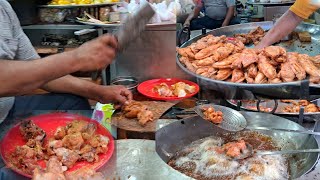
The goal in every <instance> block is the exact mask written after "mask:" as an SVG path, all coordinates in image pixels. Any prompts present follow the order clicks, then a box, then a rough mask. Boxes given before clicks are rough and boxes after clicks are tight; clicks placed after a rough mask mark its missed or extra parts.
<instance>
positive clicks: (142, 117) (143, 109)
mask: <svg viewBox="0 0 320 180" xmlns="http://www.w3.org/2000/svg"><path fill="white" fill-rule="evenodd" d="M122 112H123V114H124V116H125V117H126V118H129V119H133V118H137V119H138V122H139V124H140V125H141V126H145V125H146V123H147V122H149V121H153V120H154V115H153V112H152V111H150V110H149V108H148V106H146V105H144V104H142V103H141V102H138V101H131V102H130V103H129V104H127V105H124V106H123V108H122Z"/></svg>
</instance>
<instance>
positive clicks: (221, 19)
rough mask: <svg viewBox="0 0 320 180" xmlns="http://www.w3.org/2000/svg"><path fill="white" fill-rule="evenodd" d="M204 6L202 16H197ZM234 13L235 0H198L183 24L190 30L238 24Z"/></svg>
mask: <svg viewBox="0 0 320 180" xmlns="http://www.w3.org/2000/svg"><path fill="white" fill-rule="evenodd" d="M203 8H204V14H205V16H204V17H201V18H197V17H198V16H199V14H200V11H201V10H202V9H203ZM234 15H235V0H200V1H198V2H197V3H196V7H195V8H194V11H193V12H192V13H191V14H190V15H189V16H188V18H187V20H186V21H185V23H184V26H190V30H197V29H202V28H206V29H216V28H219V27H223V26H228V25H233V24H239V21H238V20H237V18H236V17H235V16H234Z"/></svg>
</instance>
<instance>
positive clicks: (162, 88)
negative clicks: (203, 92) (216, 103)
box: [152, 82, 196, 97]
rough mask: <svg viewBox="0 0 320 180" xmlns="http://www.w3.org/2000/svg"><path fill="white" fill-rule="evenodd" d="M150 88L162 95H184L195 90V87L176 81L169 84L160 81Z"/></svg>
mask: <svg viewBox="0 0 320 180" xmlns="http://www.w3.org/2000/svg"><path fill="white" fill-rule="evenodd" d="M152 90H153V92H156V93H158V94H159V96H162V97H173V96H176V97H185V96H186V95H188V94H192V93H194V92H195V91H196V87H195V86H192V85H189V84H186V83H184V82H177V83H175V84H173V85H171V86H169V85H168V84H166V83H161V84H159V85H156V86H154V87H153V89H152Z"/></svg>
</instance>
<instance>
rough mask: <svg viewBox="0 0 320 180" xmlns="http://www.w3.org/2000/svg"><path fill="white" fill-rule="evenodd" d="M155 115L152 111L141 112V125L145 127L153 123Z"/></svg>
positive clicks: (139, 115)
mask: <svg viewBox="0 0 320 180" xmlns="http://www.w3.org/2000/svg"><path fill="white" fill-rule="evenodd" d="M153 118H154V117H153V113H152V111H148V110H146V111H141V112H140V113H139V114H138V119H139V124H141V125H142V126H144V125H145V124H146V123H147V122H148V121H153Z"/></svg>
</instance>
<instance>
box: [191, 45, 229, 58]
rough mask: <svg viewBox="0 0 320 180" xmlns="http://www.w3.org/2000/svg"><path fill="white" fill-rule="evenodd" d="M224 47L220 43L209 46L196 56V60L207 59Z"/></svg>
mask: <svg viewBox="0 0 320 180" xmlns="http://www.w3.org/2000/svg"><path fill="white" fill-rule="evenodd" d="M221 46H223V44H222V43H218V44H213V45H211V46H208V47H207V48H205V49H202V50H200V51H199V52H198V53H197V54H196V55H195V59H204V58H206V57H209V56H212V55H213V53H214V52H215V51H216V50H217V49H218V48H219V47H221Z"/></svg>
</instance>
